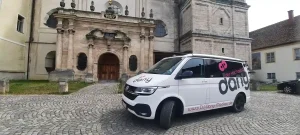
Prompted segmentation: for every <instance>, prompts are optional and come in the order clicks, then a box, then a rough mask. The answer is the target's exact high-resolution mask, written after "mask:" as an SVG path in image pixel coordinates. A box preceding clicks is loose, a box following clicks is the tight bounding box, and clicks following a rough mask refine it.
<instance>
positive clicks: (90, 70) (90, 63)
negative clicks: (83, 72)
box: [88, 41, 94, 74]
mask: <svg viewBox="0 0 300 135" xmlns="http://www.w3.org/2000/svg"><path fill="white" fill-rule="evenodd" d="M93 49H94V43H93V41H92V43H90V44H89V54H88V73H89V74H93V61H94V59H93Z"/></svg>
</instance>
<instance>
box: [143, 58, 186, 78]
mask: <svg viewBox="0 0 300 135" xmlns="http://www.w3.org/2000/svg"><path fill="white" fill-rule="evenodd" d="M182 59H183V58H181V57H177V58H168V59H164V60H161V61H159V62H158V63H157V64H155V65H154V66H153V67H151V68H150V69H149V70H148V71H146V72H145V73H149V74H162V75H171V74H172V73H173V72H174V70H175V69H176V68H177V66H178V65H179V64H180V62H181V60H182Z"/></svg>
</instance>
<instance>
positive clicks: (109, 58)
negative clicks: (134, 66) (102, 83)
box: [98, 53, 120, 80]
mask: <svg viewBox="0 0 300 135" xmlns="http://www.w3.org/2000/svg"><path fill="white" fill-rule="evenodd" d="M119 69H120V65H119V59H118V57H117V56H115V55H114V54H110V53H108V54H103V55H102V56H101V57H100V58H99V61H98V79H99V80H118V79H119Z"/></svg>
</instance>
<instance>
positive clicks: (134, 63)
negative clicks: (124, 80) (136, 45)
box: [129, 55, 137, 71]
mask: <svg viewBox="0 0 300 135" xmlns="http://www.w3.org/2000/svg"><path fill="white" fill-rule="evenodd" d="M129 69H130V71H136V70H137V57H136V56H135V55H131V56H130V57H129Z"/></svg>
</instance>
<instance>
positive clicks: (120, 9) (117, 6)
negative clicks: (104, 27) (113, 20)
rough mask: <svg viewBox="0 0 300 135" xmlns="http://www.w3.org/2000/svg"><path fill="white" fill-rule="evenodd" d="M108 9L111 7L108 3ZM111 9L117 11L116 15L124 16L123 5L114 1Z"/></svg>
mask: <svg viewBox="0 0 300 135" xmlns="http://www.w3.org/2000/svg"><path fill="white" fill-rule="evenodd" d="M108 7H109V4H108V3H107V8H108ZM111 7H112V9H113V10H114V11H115V13H116V14H118V15H122V13H123V7H122V5H121V4H120V3H119V2H117V1H112V4H111Z"/></svg>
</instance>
